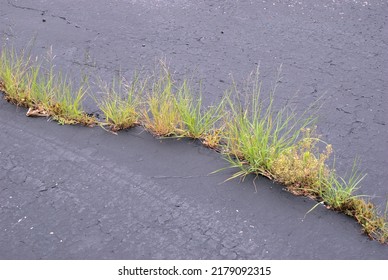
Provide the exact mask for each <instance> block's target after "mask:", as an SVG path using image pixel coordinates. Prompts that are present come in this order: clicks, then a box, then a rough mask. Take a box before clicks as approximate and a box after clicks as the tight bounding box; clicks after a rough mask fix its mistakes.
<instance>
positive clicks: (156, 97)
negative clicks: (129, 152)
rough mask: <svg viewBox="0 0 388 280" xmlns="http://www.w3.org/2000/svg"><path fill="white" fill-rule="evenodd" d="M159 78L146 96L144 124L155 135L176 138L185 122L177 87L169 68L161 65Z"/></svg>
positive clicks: (143, 114) (143, 110)
mask: <svg viewBox="0 0 388 280" xmlns="http://www.w3.org/2000/svg"><path fill="white" fill-rule="evenodd" d="M161 68H162V69H161V71H160V74H159V77H158V78H157V80H156V81H155V82H154V84H153V85H152V89H151V91H150V92H149V93H148V95H147V96H146V100H145V108H143V109H142V123H143V125H144V127H145V128H146V129H147V130H148V131H149V132H151V133H152V134H153V135H155V136H158V137H166V136H174V135H177V134H179V132H180V131H182V129H183V121H182V118H181V115H180V113H179V110H178V108H177V106H176V96H175V92H174V91H175V88H174V87H175V86H174V82H173V80H172V77H171V73H170V72H169V70H168V68H167V66H166V65H165V64H164V63H161Z"/></svg>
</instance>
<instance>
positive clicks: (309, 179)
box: [271, 128, 332, 196]
mask: <svg viewBox="0 0 388 280" xmlns="http://www.w3.org/2000/svg"><path fill="white" fill-rule="evenodd" d="M314 130H315V129H311V128H303V129H301V132H302V134H301V139H300V140H299V141H298V142H297V143H296V144H295V145H292V146H291V147H289V148H288V149H285V150H283V152H281V153H280V154H279V155H278V157H277V158H276V159H275V160H274V162H273V164H272V166H271V174H273V176H274V179H275V180H277V181H278V182H280V183H282V184H285V185H286V186H287V188H288V190H289V191H291V192H293V193H294V194H298V195H308V196H311V195H313V196H320V195H321V188H322V184H321V179H322V178H326V177H327V176H329V173H330V170H329V168H328V166H327V165H326V161H327V159H328V158H329V157H330V155H331V154H332V146H331V145H329V144H326V143H325V145H326V148H325V151H323V152H320V150H319V148H318V147H317V144H318V143H319V142H323V141H322V140H320V139H319V137H318V136H316V135H314Z"/></svg>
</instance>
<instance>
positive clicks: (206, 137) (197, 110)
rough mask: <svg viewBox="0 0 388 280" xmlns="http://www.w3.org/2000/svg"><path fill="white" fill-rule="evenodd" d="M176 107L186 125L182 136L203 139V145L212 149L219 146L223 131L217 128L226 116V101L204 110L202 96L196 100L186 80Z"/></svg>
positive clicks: (178, 96) (179, 90)
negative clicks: (218, 123)
mask: <svg viewBox="0 0 388 280" xmlns="http://www.w3.org/2000/svg"><path fill="white" fill-rule="evenodd" d="M175 100H176V107H177V109H178V111H179V114H180V117H181V119H182V122H183V124H184V128H183V130H181V131H179V133H180V134H181V135H182V136H185V137H190V138H194V139H201V140H202V143H203V144H204V145H206V146H208V147H210V148H215V147H217V146H218V145H219V142H220V139H221V137H220V134H221V129H220V128H217V127H216V124H217V122H219V121H220V120H221V119H222V118H223V116H224V114H225V111H224V108H225V106H224V103H225V102H224V101H221V102H220V104H219V105H218V106H212V107H207V108H206V109H204V108H203V104H202V95H199V97H198V98H197V99H195V98H194V96H193V93H192V90H191V89H190V87H189V85H188V81H187V80H185V81H184V82H183V83H182V85H181V86H180V87H179V89H178V94H177V97H176V99H175Z"/></svg>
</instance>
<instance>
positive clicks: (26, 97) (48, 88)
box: [0, 47, 96, 125]
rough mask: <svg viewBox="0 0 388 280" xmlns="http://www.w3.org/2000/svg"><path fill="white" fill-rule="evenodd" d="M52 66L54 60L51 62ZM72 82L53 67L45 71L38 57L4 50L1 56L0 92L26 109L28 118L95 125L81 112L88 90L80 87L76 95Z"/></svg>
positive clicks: (93, 120)
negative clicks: (41, 117)
mask: <svg viewBox="0 0 388 280" xmlns="http://www.w3.org/2000/svg"><path fill="white" fill-rule="evenodd" d="M50 63H51V61H50ZM73 89H74V87H73V86H72V84H71V82H70V80H69V79H67V78H63V77H62V75H61V74H60V73H59V74H55V73H54V69H53V66H52V64H50V67H48V70H46V69H44V68H43V67H42V65H41V63H40V62H39V61H38V58H37V59H35V60H32V59H31V56H28V55H26V54H25V53H24V52H22V54H21V55H18V54H17V53H16V51H15V50H14V49H11V50H7V49H6V48H5V47H3V49H2V51H1V55H0V90H2V91H3V92H5V99H6V100H8V101H9V102H12V103H14V104H16V105H18V106H23V107H27V108H29V109H28V112H27V116H45V117H51V118H53V119H54V120H56V121H58V123H60V124H76V123H81V124H85V125H93V124H95V122H96V121H95V119H94V118H93V117H90V116H88V115H87V114H86V113H85V112H84V111H83V109H82V98H83V96H84V95H85V93H86V87H85V86H84V85H82V86H80V87H79V88H78V89H77V90H76V91H75V95H73V92H74V91H73Z"/></svg>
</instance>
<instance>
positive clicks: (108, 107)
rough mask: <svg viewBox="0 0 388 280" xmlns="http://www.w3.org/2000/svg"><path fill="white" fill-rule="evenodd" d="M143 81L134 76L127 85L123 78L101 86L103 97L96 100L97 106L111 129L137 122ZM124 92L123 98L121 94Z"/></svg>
mask: <svg viewBox="0 0 388 280" xmlns="http://www.w3.org/2000/svg"><path fill="white" fill-rule="evenodd" d="M144 88H145V83H142V82H140V81H139V79H138V78H137V77H136V78H135V79H134V81H133V82H132V83H131V84H130V85H129V84H127V83H125V81H124V80H123V79H120V80H119V81H118V84H117V86H116V82H115V81H113V82H112V85H111V86H110V87H109V86H108V85H104V86H103V90H104V92H105V93H106V96H105V98H104V99H103V100H102V101H99V102H98V107H99V108H100V110H101V111H102V112H103V113H104V115H105V119H106V123H107V125H109V127H110V129H111V130H112V131H118V130H122V129H127V128H131V127H133V126H136V125H138V124H139V115H140V97H141V95H142V94H143V91H144ZM123 93H124V94H125V98H123V97H122V94H123Z"/></svg>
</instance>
